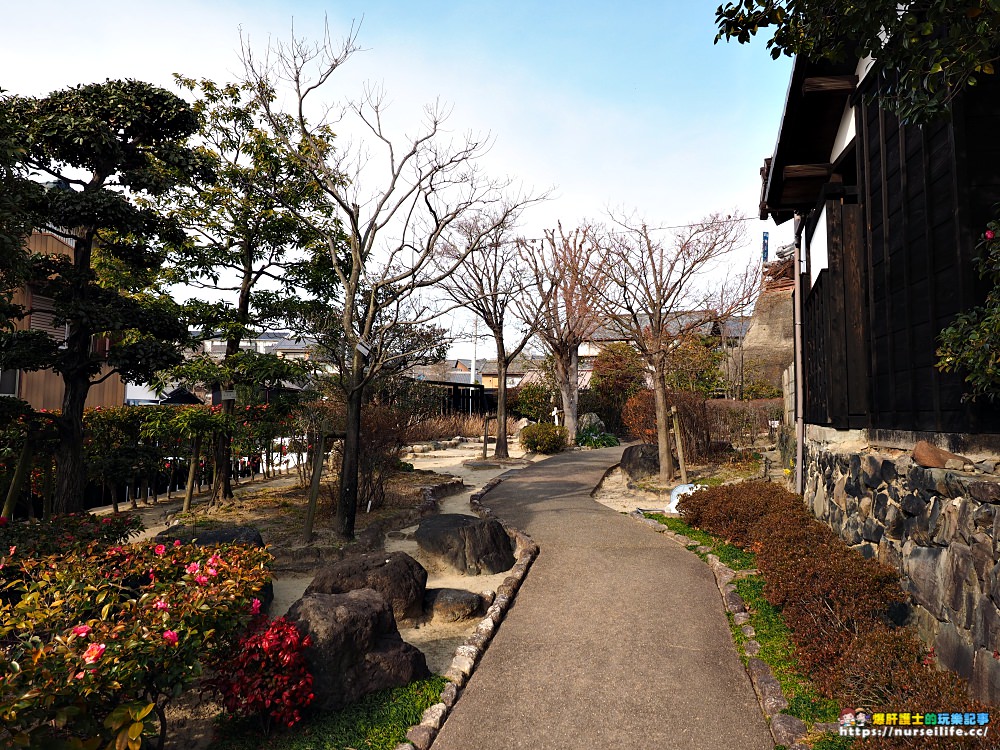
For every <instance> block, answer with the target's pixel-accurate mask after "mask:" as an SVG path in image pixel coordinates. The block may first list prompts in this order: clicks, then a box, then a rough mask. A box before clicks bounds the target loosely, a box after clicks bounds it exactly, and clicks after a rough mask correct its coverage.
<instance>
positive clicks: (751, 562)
mask: <svg viewBox="0 0 1000 750" xmlns="http://www.w3.org/2000/svg"><path fill="white" fill-rule="evenodd" d="M646 518H652V519H653V520H654V521H656V522H658V523H661V524H663V525H664V526H666V527H667V528H668V529H670V530H671V531H673V532H675V533H677V534H683V535H684V536H686V537H687V538H688V539H691V540H693V541H695V542H697V544H693V545H689V546H688V549H690V550H691V551H693V552H694V553H695V554H696V555H698V557H700V558H701V559H702V560H704V559H705V558H706V557H707V556H708V555H709V554H714V555H716V556H717V557H718V558H719V560H720V561H721V562H722V564H723V565H726V566H728V567H730V568H732V569H733V570H752V569H753V568H755V567H756V565H757V559H756V557H754V554H753V553H752V552H746V551H745V550H741V549H740V548H739V547H734V546H733V545H731V544H727V543H726V542H723V541H721V540H719V539H716V538H715V537H714V536H712V535H711V534H708V533H706V532H704V531H702V530H701V529H696V528H695V527H694V526H688V525H687V524H686V523H684V522H683V521H682V520H681V519H679V518H671V517H668V516H665V515H663V514H662V513H647V514H646ZM702 545H704V546H706V547H711V548H712V551H711V553H702V552H699V551H698V549H697V548H698V547H699V546H702Z"/></svg>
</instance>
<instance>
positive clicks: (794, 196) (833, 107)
mask: <svg viewBox="0 0 1000 750" xmlns="http://www.w3.org/2000/svg"><path fill="white" fill-rule="evenodd" d="M856 68H857V61H856V60H854V61H847V62H841V63H831V62H828V61H820V62H813V61H811V60H807V59H806V58H805V57H803V56H802V55H799V56H798V57H796V58H795V63H794V65H793V66H792V77H791V80H790V81H789V84H788V94H787V96H786V98H785V110H784V113H783V114H782V116H781V126H780V129H779V131H778V142H777V143H776V144H775V147H774V153H773V154H772V155H771V157H770V158H768V159H765V160H764V167H763V168H762V169H761V170H760V172H761V180H762V186H761V199H760V218H761V219H767V218H768V217H771V218H772V219H774V221H775V223H776V224H781V223H782V222H784V221H787V220H788V219H790V218H792V216H793V215H794V214H795V212H796V211H798V210H802V209H810V208H812V207H813V206H815V205H816V201H817V200H818V199H819V195H820V191H821V190H822V188H823V185H825V184H826V183H827V182H829V181H830V174H831V171H832V167H833V165H832V164H830V155H831V152H832V151H833V145H834V141H835V140H836V138H837V131H838V129H839V128H840V122H841V119H842V117H843V113H844V108H845V106H846V105H847V103H848V101H849V100H850V98H851V95H852V94H853V92H854V88H855V87H856V84H857V78H856V77H855V75H854V73H855V70H856Z"/></svg>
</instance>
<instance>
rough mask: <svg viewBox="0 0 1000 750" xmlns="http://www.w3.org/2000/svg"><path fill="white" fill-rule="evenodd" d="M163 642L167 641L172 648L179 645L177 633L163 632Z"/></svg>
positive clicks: (171, 631)
mask: <svg viewBox="0 0 1000 750" xmlns="http://www.w3.org/2000/svg"><path fill="white" fill-rule="evenodd" d="M163 640H165V641H166V642H167V643H169V644H170V645H171V646H176V645H177V633H175V632H174V631H173V630H164V631H163Z"/></svg>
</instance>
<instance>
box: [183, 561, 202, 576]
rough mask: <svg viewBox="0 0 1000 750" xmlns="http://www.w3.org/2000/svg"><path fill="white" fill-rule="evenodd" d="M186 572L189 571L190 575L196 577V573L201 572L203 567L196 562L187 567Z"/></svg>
mask: <svg viewBox="0 0 1000 750" xmlns="http://www.w3.org/2000/svg"><path fill="white" fill-rule="evenodd" d="M184 570H186V571H187V572H188V573H190V574H191V575H194V574H195V573H197V572H198V571H199V570H201V566H200V565H199V564H198V563H196V562H193V563H191V564H190V565H188V566H187V567H186V568H184Z"/></svg>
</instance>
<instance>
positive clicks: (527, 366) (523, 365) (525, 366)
mask: <svg viewBox="0 0 1000 750" xmlns="http://www.w3.org/2000/svg"><path fill="white" fill-rule="evenodd" d="M544 359H545V358H544V357H532V356H530V355H529V356H525V355H521V356H518V357H517V358H516V359H515V360H514V361H513V362H511V363H510V364H509V365H507V375H508V376H514V375H524V374H525V373H526V372H531V371H532V370H537V369H539V368H540V367H541V366H542V362H543V361H544ZM482 373H483V375H496V374H497V361H496V360H495V359H491V360H488V361H486V363H485V364H484V365H483V369H482Z"/></svg>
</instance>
